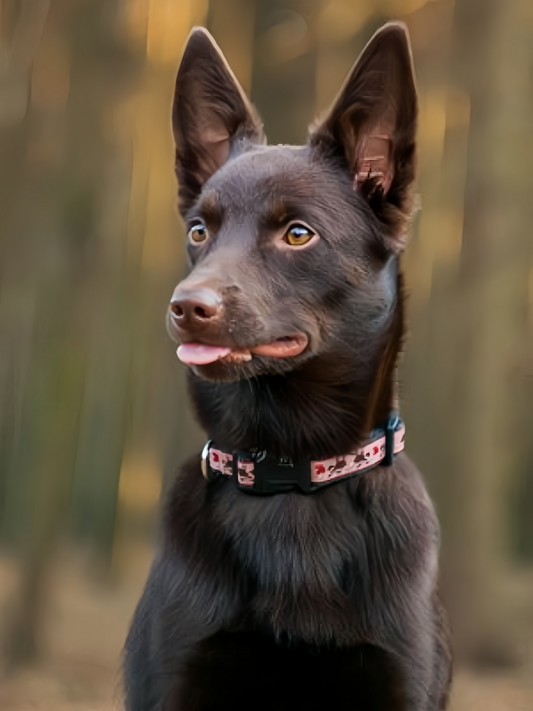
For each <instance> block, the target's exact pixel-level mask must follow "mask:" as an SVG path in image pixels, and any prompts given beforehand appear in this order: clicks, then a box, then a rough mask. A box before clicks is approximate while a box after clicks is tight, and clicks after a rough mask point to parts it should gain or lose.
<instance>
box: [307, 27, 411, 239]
mask: <svg viewBox="0 0 533 711" xmlns="http://www.w3.org/2000/svg"><path fill="white" fill-rule="evenodd" d="M416 121H417V97H416V89H415V81H414V72H413V67H412V60H411V50H410V44H409V38H408V34H407V29H406V28H405V26H404V25H402V24H399V23H390V24H388V25H385V26H384V27H383V28H381V30H379V31H378V32H376V34H375V35H374V36H373V37H372V39H371V40H370V42H369V43H368V44H367V46H366V47H365V49H364V50H363V52H362V53H361V56H360V57H359V59H358V60H357V62H356V63H355V65H354V66H353V68H352V70H351V71H350V72H349V74H348V76H347V78H346V81H345V82H344V84H343V86H342V88H341V90H340V92H339V94H338V96H337V98H336V99H335V100H334V102H333V105H332V107H331V109H330V110H329V112H328V113H327V114H326V116H325V118H324V119H323V120H321V121H319V122H318V123H317V124H316V125H315V126H314V127H312V128H311V133H310V142H311V144H312V145H314V146H315V147H320V148H321V149H322V150H326V151H327V152H330V153H331V152H333V153H334V154H336V155H341V156H342V157H343V158H344V159H345V165H346V167H347V169H348V170H349V171H350V173H351V176H352V181H353V184H354V188H355V189H356V190H358V192H360V193H361V194H362V195H363V196H364V197H365V198H366V199H367V200H368V202H369V204H370V205H371V207H372V209H373V210H374V212H375V213H376V215H377V216H378V218H379V219H380V220H381V221H382V222H383V223H384V224H385V225H386V227H387V228H388V229H387V232H388V234H390V235H395V236H397V237H398V238H399V237H400V235H405V232H406V230H407V226H408V224H409V219H410V217H411V213H412V206H413V200H412V193H411V189H412V185H413V181H414V177H415V135H416ZM400 242H401V240H400V239H398V241H397V245H396V246H399V245H400Z"/></svg>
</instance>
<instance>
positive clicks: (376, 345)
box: [125, 24, 450, 711]
mask: <svg viewBox="0 0 533 711" xmlns="http://www.w3.org/2000/svg"><path fill="white" fill-rule="evenodd" d="M416 116H417V100H416V91H415V84H414V78H413V70H412V64H411V56H410V49H409V41H408V37H407V33H406V30H405V28H404V27H403V26H402V25H398V24H389V25H386V26H385V27H383V28H382V29H381V30H380V31H379V32H378V33H377V34H376V35H374V37H373V38H372V39H371V40H370V42H369V44H368V45H367V47H366V48H365V50H364V51H363V53H362V55H361V57H360V59H359V60H358V62H357V63H356V65H355V67H354V68H353V70H352V71H351V73H350V74H349V76H348V78H347V81H346V83H345V84H344V86H343V88H342V90H341V92H340V93H339V95H338V97H337V99H336V100H335V102H334V104H333V107H332V109H331V110H330V112H329V113H328V114H327V116H326V117H325V118H324V119H323V120H322V121H319V122H318V123H317V124H316V125H315V126H314V127H313V128H312V130H311V132H310V137H309V142H308V144H307V145H306V146H302V147H293V146H272V147H269V146H266V145H264V144H265V137H264V135H263V131H262V126H261V122H260V120H259V118H258V116H257V114H256V112H255V110H254V109H253V107H252V106H251V105H250V104H249V102H248V100H247V99H246V97H245V96H244V94H243V92H242V90H241V88H240V87H239V85H238V83H237V81H236V79H235V77H234V76H233V74H232V72H231V70H230V69H229V67H228V65H227V64H226V62H225V60H224V58H223V56H222V54H221V53H220V51H219V49H218V48H217V46H216V45H215V43H214V42H213V40H212V39H211V37H210V36H209V34H208V33H207V32H206V31H205V30H203V29H195V30H193V32H192V33H191V35H190V37H189V41H188V43H187V46H186V49H185V53H184V56H183V59H182V62H181V66H180V69H179V73H178V77H177V82H176V94H175V101H174V109H173V127H174V135H175V140H176V172H177V176H178V182H179V206H180V210H181V214H182V215H183V218H184V220H185V222H186V225H187V230H188V237H187V248H188V254H189V259H190V264H191V272H190V275H189V276H188V277H187V278H186V279H185V280H184V281H183V282H181V284H180V285H179V286H178V287H177V289H176V291H175V292H174V295H173V298H172V302H171V305H170V308H169V314H168V328H169V332H170V334H171V335H172V336H173V337H174V338H175V339H176V340H177V341H178V342H180V343H181V344H182V345H181V346H180V348H179V350H178V354H179V356H180V358H181V359H182V360H183V361H184V362H186V363H187V364H188V365H189V366H190V378H189V384H190V391H191V395H192V398H193V400H194V403H195V405H196V409H197V413H198V417H199V419H200V421H201V423H202V425H203V427H204V428H205V430H206V432H207V433H208V436H209V438H210V441H209V442H208V444H207V445H206V448H205V450H204V453H203V455H202V458H201V460H200V459H199V458H198V457H195V458H194V459H193V460H192V461H190V462H188V463H187V464H186V465H185V466H184V467H183V469H182V471H181V473H180V475H179V476H178V477H177V479H176V481H175V485H174V486H173V489H172V491H171V493H170V496H169V499H168V501H167V505H166V509H165V516H164V524H163V532H162V539H161V542H160V545H159V547H158V550H157V553H156V556H155V560H154V563H153V566H152V570H151V572H150V576H149V579H148V582H147V584H146V588H145V591H144V594H143V596H142V599H141V601H140V603H139V606H138V608H137V611H136V613H135V619H134V621H133V625H132V628H131V630H130V634H129V636H128V640H127V643H126V651H125V687H126V707H127V709H129V710H130V711H152V710H155V709H159V710H161V709H169V710H177V709H187V710H188V709H191V710H192V709H195V710H198V711H200V710H202V711H204V710H207V709H222V710H223V709H231V710H232V711H237V710H239V709H250V708H251V709H254V710H256V709H260V710H262V709H264V710H265V711H266V710H267V709H268V711H272V709H277V710H281V711H284V710H289V709H290V710H291V711H294V710H295V709H306V711H312V710H314V709H317V710H320V711H324V709H326V708H332V709H353V710H355V709H358V710H359V711H400V710H404V711H434V710H436V709H444V708H445V706H446V701H447V695H448V687H449V681H450V654H449V647H448V638H447V630H446V625H445V622H444V613H443V610H442V607H441V605H440V602H439V598H438V592H437V573H438V571H437V556H438V544H439V528H438V523H437V520H436V517H435V513H434V511H433V507H432V505H431V502H430V500H429V498H428V496H427V493H426V491H425V489H424V485H423V482H422V479H421V477H420V475H419V473H418V471H417V470H416V468H415V467H414V465H413V464H412V463H411V462H410V460H409V459H408V458H407V456H405V454H403V453H400V450H401V449H403V431H404V428H403V424H402V423H401V421H400V420H398V418H397V417H396V416H395V414H394V407H395V395H394V392H395V388H394V374H395V366H396V359H397V355H398V352H399V349H400V346H401V343H402V335H403V292H402V279H401V274H400V271H399V256H400V253H401V252H402V250H403V248H404V245H405V239H406V232H407V230H408V227H409V222H410V217H411V213H412V184H413V179H414V175H415V129H416ZM202 473H203V475H204V476H202ZM253 494H256V495H255V496H254V495H253Z"/></svg>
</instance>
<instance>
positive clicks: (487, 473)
mask: <svg viewBox="0 0 533 711" xmlns="http://www.w3.org/2000/svg"><path fill="white" fill-rule="evenodd" d="M523 11H524V3H522V2H520V0H510V1H509V2H505V3H502V2H498V0H457V1H456V4H455V19H454V28H453V41H452V47H451V60H450V64H451V70H450V75H451V84H452V87H453V90H457V89H458V90H459V91H460V92H463V93H464V94H466V95H467V96H468V97H469V99H470V128H469V138H468V154H467V171H466V184H465V194H464V222H463V236H462V248H461V256H460V264H459V271H458V275H457V278H456V279H455V280H454V279H450V278H449V276H448V278H447V279H445V280H443V282H442V283H441V284H440V290H439V293H438V298H439V300H440V306H439V307H438V309H437V310H436V314H437V316H440V317H441V318H440V319H437V322H438V323H437V326H436V328H438V329H439V330H441V336H440V339H437V341H436V343H435V347H434V354H435V364H436V366H437V372H436V373H435V374H434V377H433V378H432V382H433V383H434V385H433V390H432V392H433V394H434V395H435V393H436V392H438V393H440V396H441V398H444V399H441V401H440V402H441V403H443V404H444V402H445V400H447V402H448V405H447V407H446V410H445V411H446V413H447V422H443V421H442V419H440V420H439V418H438V417H437V418H436V419H431V422H432V423H434V424H435V426H434V427H433V432H432V433H431V432H429V431H428V438H429V441H430V442H431V443H432V444H433V447H432V449H433V458H434V460H435V467H434V469H435V475H436V476H435V479H436V480H437V481H436V487H437V489H436V490H437V491H438V492H439V493H438V499H439V500H440V502H441V506H442V511H441V518H442V522H443V525H444V528H445V530H446V532H447V538H446V539H445V540H444V549H443V569H444V579H445V588H446V597H447V599H448V602H449V605H450V609H451V612H452V620H453V627H454V638H455V645H456V650H457V653H458V656H459V657H460V658H463V659H467V660H474V661H477V662H486V663H506V662H509V661H511V652H510V649H511V639H510V634H509V633H510V625H509V623H510V618H509V614H508V612H509V610H508V606H507V609H506V605H505V597H504V590H503V588H502V581H504V580H505V574H506V571H505V567H504V561H505V559H506V557H507V555H508V553H509V527H508V521H507V505H508V500H509V485H510V479H511V478H512V476H513V474H514V472H515V468H516V463H517V449H518V448H519V447H517V445H518V441H517V437H516V430H513V425H515V424H516V419H517V417H518V416H519V413H517V412H516V407H515V405H516V403H515V402H513V401H512V399H511V394H512V392H513V389H512V388H511V387H510V385H511V383H510V377H509V372H510V369H511V367H512V364H513V362H514V361H516V358H517V356H518V354H519V353H520V351H521V348H522V347H523V337H524V326H525V322H524V313H525V309H524V294H526V293H527V289H526V284H527V277H528V254H529V241H530V237H529V232H530V229H529V214H527V212H525V211H524V209H523V206H524V205H525V204H526V203H527V200H528V197H527V196H528V194H529V192H530V190H531V184H532V179H531V176H530V175H529V171H528V169H527V162H526V161H524V160H523V155H524V152H525V153H529V152H530V151H531V137H530V125H529V123H530V121H529V116H530V108H531V98H530V93H531V90H530V87H529V86H528V77H529V72H530V66H531V58H530V56H529V55H530V51H526V49H527V47H528V42H527V36H526V34H525V31H524V27H527V25H525V24H524V17H521V14H522V13H523ZM525 60H526V61H525ZM447 139H448V140H447V146H446V148H447V152H446V153H445V157H444V158H445V168H444V170H443V188H442V189H443V197H444V200H449V201H450V203H453V202H454V200H455V201H457V200H458V199H460V198H459V196H457V191H456V190H455V189H454V185H453V181H454V180H457V174H456V173H454V174H453V175H450V173H449V172H448V173H447V172H446V161H450V160H452V161H453V160H454V156H453V151H454V143H453V130H452V131H449V132H448V136H447ZM437 351H438V352H437ZM439 381H440V382H439ZM445 391H446V392H447V393H448V394H447V395H445ZM429 421H430V418H428V422H429ZM439 421H440V423H441V426H440V427H439ZM428 428H429V425H428Z"/></svg>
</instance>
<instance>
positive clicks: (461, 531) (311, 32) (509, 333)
mask: <svg viewBox="0 0 533 711" xmlns="http://www.w3.org/2000/svg"><path fill="white" fill-rule="evenodd" d="M389 19H401V20H402V21H403V22H405V23H406V24H407V26H408V28H409V31H410V34H411V40H412V45H413V53H414V60H415V66H416V72H417V78H418V87H419V92H420V130H419V148H420V151H419V182H418V188H419V193H420V196H421V205H422V210H421V211H420V212H419V214H418V216H417V219H416V221H415V225H414V228H413V231H412V236H411V241H410V244H409V248H408V251H407V254H406V255H405V259H404V266H405V270H406V273H407V283H408V286H409V331H410V335H409V340H408V342H407V344H406V348H405V353H404V356H403V359H402V364H401V371H400V377H401V401H402V413H403V416H404V418H405V420H406V422H407V431H408V451H409V453H410V455H411V456H412V458H413V459H414V460H415V462H416V463H417V464H418V465H419V466H420V467H421V469H422V471H423V472H424V474H425V477H426V480H427V482H428V487H429V490H430V492H431V495H432V496H433V499H434V501H435V503H436V507H437V510H438V513H439V516H440V519H441V522H442V528H443V540H442V556H441V557H442V570H443V574H442V575H443V589H444V597H445V600H446V603H447V605H448V607H449V609H450V610H451V614H452V621H453V625H454V636H455V647H456V655H457V681H456V684H455V687H454V696H453V709H454V711H475V710H477V709H483V710H484V711H492V710H494V711H495V710H496V709H498V710H500V709H521V711H532V710H533V437H532V434H533V427H532V423H533V235H532V234H531V232H532V231H531V227H530V225H531V221H532V218H533V200H532V198H531V195H532V194H533V170H532V169H531V165H532V163H533V130H532V128H533V127H532V122H531V117H532V116H533V3H532V2H531V0H456V2H455V3H454V2H453V0H209V1H208V0H0V170H1V172H0V220H1V223H0V224H1V232H0V546H1V548H0V641H1V649H2V651H1V674H2V678H1V683H0V707H1V708H2V709H5V710H6V711H8V710H9V711H14V710H15V709H37V710H38V711H40V710H45V709H46V710H48V709H50V710H52V709H54V711H60V710H62V709H73V710H74V711H89V710H93V711H104V710H106V711H108V710H110V709H112V708H120V695H119V693H118V692H117V691H116V690H115V689H116V686H117V684H118V679H119V676H118V669H119V664H120V649H121V645H122V642H123V639H124V636H125V633H126V629H127V625H128V621H129V619H130V617H131V615H132V612H133V609H134V605H135V602H136V600H137V598H138V596H139V593H140V589H141V586H142V583H143V580H144V577H145V575H146V572H147V568H148V565H149V562H150V557H151V554H152V547H153V541H154V538H155V536H156V531H157V515H158V507H159V501H160V495H161V492H162V491H164V489H165V485H166V483H167V482H168V481H169V479H170V478H171V477H172V476H173V474H174V472H175V470H176V467H177V465H178V464H179V462H180V461H181V460H183V459H184V458H185V456H186V455H188V454H189V453H191V452H194V451H198V450H199V449H200V447H201V446H202V445H203V435H202V433H201V432H200V431H199V430H198V428H197V427H196V425H195V424H194V422H193V418H192V415H191V412H190V410H189V405H188V402H187V397H186V393H185V391H184V371H183V368H182V366H180V364H179V363H178V362H177V359H176V356H175V352H174V346H173V345H172V343H171V342H170V341H169V339H168V338H167V336H166V333H165V328H164V314H165V310H166V306H167V303H168V300H169V297H170V295H171V293H172V290H173V288H174V285H175V284H176V283H177V281H178V280H179V278H180V276H181V275H182V274H183V270H184V259H183V257H184V248H183V228H182V224H181V222H180V220H179V219H178V217H177V215H176V212H175V192H176V185H175V179H174V175H173V144H172V138H171V130H170V106H171V100H172V92H173V84H174V78H175V72H176V67H177V64H178V62H179V58H180V54H181V51H182V47H183V43H184V40H185V38H186V36H187V34H188V32H189V30H190V28H191V26H193V25H194V24H202V25H205V26H207V27H208V28H209V29H210V31H211V32H212V33H213V35H214V36H215V38H216V40H217V42H218V43H219V45H220V46H221V48H222V50H223V51H224V52H225V54H226V56H227V58H228V60H229V62H230V64H231V66H232V68H233V69H234V71H235V73H236V75H237V77H238V78H239V80H240V82H241V83H242V85H243V86H244V87H245V89H246V90H247V91H248V92H250V93H251V97H252V100H253V101H254V102H255V103H256V105H257V106H258V108H259V111H260V113H261V114H262V116H263V118H264V121H265V128H266V132H267V135H268V136H269V139H270V142H272V143H301V142H303V141H305V138H306V127H307V125H308V123H309V122H310V121H311V120H312V119H313V117H314V116H315V115H316V113H317V112H319V111H322V110H324V109H325V108H327V106H328V104H329V102H330V101H331V100H332V98H333V96H334V95H335V93H336V91H337V89H338V88H339V86H340V83H341V82H342V80H343V78H344V76H345V74H346V72H347V71H348V69H349V67H350V66H351V64H352V63H353V61H354V60H355V58H356V56H357V55H358V53H359V52H360V51H361V49H362V48H363V46H364V44H365V42H366V41H367V40H368V39H369V38H370V36H371V35H372V33H373V32H374V31H375V30H376V29H377V28H378V27H379V26H380V25H381V24H382V23H383V22H385V21H387V20H389Z"/></svg>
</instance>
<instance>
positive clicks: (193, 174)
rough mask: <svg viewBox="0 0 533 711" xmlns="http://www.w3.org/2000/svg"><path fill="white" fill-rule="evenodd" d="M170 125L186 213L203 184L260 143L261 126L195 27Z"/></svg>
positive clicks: (208, 41)
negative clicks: (249, 146) (241, 152)
mask: <svg viewBox="0 0 533 711" xmlns="http://www.w3.org/2000/svg"><path fill="white" fill-rule="evenodd" d="M172 126H173V130H174V139H175V142H176V174H177V176H178V182H179V205H180V210H181V212H182V213H184V212H185V211H186V210H187V209H188V208H189V207H190V205H191V204H192V203H193V202H194V200H195V199H196V197H197V196H198V194H199V192H200V190H201V189H202V185H203V184H204V183H205V182H206V180H208V179H209V178H210V177H211V176H212V175H213V173H215V172H216V171H217V170H218V169H219V168H220V167H221V166H222V165H223V164H224V163H225V162H226V161H227V160H228V158H229V157H230V155H233V154H235V153H237V152H239V150H243V149H244V148H245V146H246V143H249V142H252V143H264V140H265V139H264V135H263V130H262V124H261V121H260V120H259V117H258V116H257V113H256V111H255V109H254V108H253V106H252V105H251V104H250V102H249V101H248V99H247V98H246V96H245V94H244V92H243V90H242V89H241V87H240V86H239V83H238V81H237V79H236V78H235V76H234V74H233V72H232V71H231V69H230V68H229V66H228V63H227V62H226V60H225V59H224V56H223V54H222V52H221V51H220V49H219V48H218V47H217V45H216V43H215V41H214V40H213V38H212V37H211V35H210V34H209V32H208V31H207V30H204V28H203V27H195V28H194V29H193V30H192V31H191V33H190V35H189V39H188V40H187V44H186V46H185V51H184V53H183V58H182V60H181V64H180V67H179V70H178V76H177V79H176V90H175V94H174V106H173V110H172Z"/></svg>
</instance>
